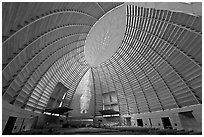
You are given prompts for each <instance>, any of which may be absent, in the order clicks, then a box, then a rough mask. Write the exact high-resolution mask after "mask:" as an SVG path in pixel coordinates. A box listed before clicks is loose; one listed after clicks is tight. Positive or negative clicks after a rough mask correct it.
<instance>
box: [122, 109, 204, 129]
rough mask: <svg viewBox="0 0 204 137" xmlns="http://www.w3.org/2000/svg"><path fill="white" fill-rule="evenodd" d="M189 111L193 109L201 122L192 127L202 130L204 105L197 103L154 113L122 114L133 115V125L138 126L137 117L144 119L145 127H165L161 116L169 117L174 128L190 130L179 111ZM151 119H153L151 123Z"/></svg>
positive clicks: (197, 120)
mask: <svg viewBox="0 0 204 137" xmlns="http://www.w3.org/2000/svg"><path fill="white" fill-rule="evenodd" d="M187 111H192V114H193V116H194V117H195V120H196V122H198V123H199V125H198V124H197V127H196V129H195V128H193V126H195V125H192V129H194V130H196V131H202V105H195V106H189V107H184V108H179V109H171V110H165V111H158V112H152V113H142V114H132V115H124V116H122V119H125V118H126V117H131V126H138V125H137V119H142V121H143V127H154V128H160V129H164V125H163V123H162V120H161V118H162V117H169V119H170V122H171V125H172V128H173V129H177V130H182V129H185V130H189V128H188V129H186V128H185V125H183V126H182V124H183V122H182V121H181V119H180V118H179V112H187ZM149 119H151V123H150V120H149ZM123 121H125V120H123ZM151 124H152V126H151ZM122 125H125V123H122Z"/></svg>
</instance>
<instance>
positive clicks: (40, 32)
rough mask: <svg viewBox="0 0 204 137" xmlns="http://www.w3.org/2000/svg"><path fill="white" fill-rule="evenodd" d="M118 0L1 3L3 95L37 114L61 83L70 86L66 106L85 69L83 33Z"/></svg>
mask: <svg viewBox="0 0 204 137" xmlns="http://www.w3.org/2000/svg"><path fill="white" fill-rule="evenodd" d="M120 4H122V3H107V4H105V5H102V6H99V5H98V3H4V4H3V31H2V33H3V34H2V35H3V46H2V47H3V48H2V50H3V52H2V53H3V63H2V64H3V78H2V79H3V80H2V85H3V98H4V99H5V100H7V101H8V102H10V103H11V104H13V105H15V106H18V107H21V108H25V109H27V110H31V111H35V112H40V111H43V110H44V108H45V107H46V105H47V104H46V103H47V101H48V99H49V96H50V94H51V91H52V90H53V87H54V86H55V85H56V83H57V82H59V81H60V82H62V83H63V84H64V85H65V86H66V87H68V88H70V91H69V92H68V93H67V95H66V97H65V100H66V101H64V104H63V105H64V106H69V105H70V101H71V99H72V97H73V94H74V92H75V89H76V87H77V85H78V83H79V81H80V79H81V78H82V77H83V75H84V74H85V72H86V71H87V70H88V68H89V65H88V64H87V62H86V61H85V58H84V54H83V52H84V41H85V39H86V35H87V33H88V32H89V30H90V28H91V27H92V25H93V24H94V23H95V22H96V21H97V20H98V19H99V18H100V17H101V16H102V15H103V14H105V13H104V11H103V9H105V10H106V12H108V11H109V10H111V9H112V8H114V7H116V6H117V5H120ZM33 11H35V12H33ZM93 11H94V12H93ZM8 15H10V16H8ZM71 64H72V65H71Z"/></svg>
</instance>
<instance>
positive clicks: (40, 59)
mask: <svg viewBox="0 0 204 137" xmlns="http://www.w3.org/2000/svg"><path fill="white" fill-rule="evenodd" d="M175 5H177V6H175ZM186 5H188V6H186ZM199 5H200V3H191V4H185V3H156V4H155V3H125V4H123V3H3V5H2V11H3V13H2V40H3V44H2V69H3V70H2V94H3V99H4V100H6V101H8V102H9V103H10V104H13V105H15V106H17V107H21V108H23V109H26V110H30V111H35V112H42V111H43V110H44V109H45V108H46V106H47V102H48V100H49V97H50V95H51V92H52V91H53V89H54V88H55V86H56V85H57V83H58V82H61V83H62V84H63V85H65V86H66V87H67V88H69V91H68V92H67V94H66V97H65V99H64V100H63V102H64V104H63V105H65V106H70V102H71V100H72V97H73V95H74V92H75V90H76V88H77V86H78V83H79V82H80V80H81V79H82V77H83V76H84V74H85V73H86V72H87V71H88V70H89V69H90V68H92V69H91V70H92V73H93V74H92V75H93V82H94V90H95V99H96V100H97V101H96V102H95V103H96V104H95V107H96V112H95V113H96V115H99V114H100V113H99V110H101V109H102V105H103V103H102V97H101V96H102V94H103V93H106V92H112V91H116V92H117V98H118V105H119V110H120V112H121V114H134V113H146V112H153V111H162V110H166V109H173V108H181V107H185V106H189V105H196V104H201V103H202V84H201V83H202V80H201V77H202V50H201V49H202V29H201V28H202V16H201V13H202V12H200V8H199V7H200V6H199ZM117 6H120V7H122V9H123V10H125V11H124V12H122V11H121V13H125V15H122V14H121V16H125V26H122V27H125V28H124V31H123V34H121V35H120V36H119V37H121V39H118V41H117V40H115V41H116V42H115V46H113V49H111V48H110V49H111V50H110V51H109V50H108V48H107V49H105V50H104V51H105V52H102V51H101V49H100V47H99V48H98V49H97V48H96V47H93V48H95V49H96V50H94V51H96V52H94V53H92V54H88V55H90V59H86V58H85V54H84V47H85V44H86V43H91V44H92V42H93V41H89V36H91V35H93V36H95V37H98V38H99V40H98V41H97V40H96V44H97V42H100V41H103V38H101V37H100V36H97V33H96V32H93V33H92V31H95V30H94V29H96V30H97V26H98V25H97V24H101V25H103V27H104V29H102V30H104V32H101V31H99V30H101V29H100V27H99V29H98V31H99V32H100V34H101V35H102V36H104V37H106V36H107V35H106V34H109V31H108V30H106V28H105V23H106V21H105V20H104V22H103V18H101V17H103V16H104V19H105V18H106V17H107V18H108V15H111V12H110V14H109V13H108V11H111V10H112V9H114V8H115V7H117ZM162 7H163V8H162ZM184 7H185V8H184ZM196 7H197V8H196ZM118 9H119V8H118ZM33 11H35V12H33ZM112 11H113V12H114V10H112ZM115 11H117V9H115ZM177 11H179V12H177ZM106 13H107V16H106V15H105V14H106ZM189 13H190V14H189ZM118 17H120V16H117V18H118ZM117 18H116V19H117ZM100 20H101V21H102V22H101V23H100ZM118 23H120V22H118ZM94 24H95V25H94ZM110 26H111V25H110ZM112 29H115V28H114V25H113V26H112V27H110V28H109V30H112ZM122 29H123V28H121V30H119V31H118V32H120V31H121V32H122ZM107 32H108V33H107ZM114 32H115V31H114ZM114 35H116V34H114V33H113V34H110V37H112V36H114ZM122 36H123V37H122ZM100 38H101V40H100ZM93 39H94V37H92V38H90V40H93ZM86 40H87V41H86ZM111 40H112V39H111ZM113 42H114V41H113ZM93 43H94V42H93ZM104 43H106V42H105V41H104ZM110 43H111V42H107V43H106V44H110ZM91 44H90V45H91ZM92 46H93V45H92ZM87 49H88V48H87ZM90 49H91V48H90ZM87 51H88V50H87ZM106 51H107V52H106ZM89 52H93V51H92V50H89ZM85 53H86V51H85ZM98 53H100V54H98ZM106 53H108V55H106ZM101 56H102V57H101ZM91 58H96V59H95V60H91ZM93 66H94V67H93Z"/></svg>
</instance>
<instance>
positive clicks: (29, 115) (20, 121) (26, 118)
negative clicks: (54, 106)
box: [2, 100, 42, 133]
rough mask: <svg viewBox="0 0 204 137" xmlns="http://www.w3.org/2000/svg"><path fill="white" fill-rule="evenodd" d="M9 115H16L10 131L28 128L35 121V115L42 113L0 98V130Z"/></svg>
mask: <svg viewBox="0 0 204 137" xmlns="http://www.w3.org/2000/svg"><path fill="white" fill-rule="evenodd" d="M10 116H13V117H17V119H16V122H15V124H14V128H13V130H12V133H14V132H18V131H20V129H21V131H25V130H30V129H31V126H32V125H33V124H34V123H35V122H36V121H35V120H34V118H35V117H39V116H42V114H38V113H34V112H30V111H27V110H24V109H21V108H19V107H15V106H13V105H11V104H9V103H7V102H6V101H4V100H2V131H3V130H4V128H5V125H6V123H7V121H8V119H9V117H10Z"/></svg>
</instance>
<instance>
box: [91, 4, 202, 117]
mask: <svg viewBox="0 0 204 137" xmlns="http://www.w3.org/2000/svg"><path fill="white" fill-rule="evenodd" d="M126 13H127V19H126V31H125V36H124V39H123V42H122V44H121V46H120V48H119V49H118V50H117V52H116V53H115V54H114V55H113V56H112V57H111V58H110V59H109V60H107V61H106V62H104V63H102V64H101V65H100V66H99V67H95V68H94V70H95V71H96V72H98V73H99V74H98V75H99V76H102V75H103V73H105V72H108V71H109V74H108V73H105V74H106V75H107V74H108V75H111V77H113V79H111V80H109V79H106V83H109V81H111V82H112V81H113V83H114V84H115V87H114V88H115V91H117V94H118V103H119V107H120V113H121V114H127V113H128V114H132V113H143V112H152V111H158V110H165V109H172V108H180V107H184V106H189V105H194V104H199V103H202V102H201V100H202V95H201V92H202V90H201V89H202V85H201V83H202V79H201V77H202V73H201V64H202V63H201V62H202V58H201V55H202V53H201V47H202V46H201V45H202V44H201V42H202V40H201V38H202V31H201V28H202V23H201V16H193V15H188V14H185V13H179V12H172V11H167V10H156V9H152V8H143V7H137V6H134V5H128V6H127V12H126ZM110 67H111V68H113V69H112V71H110V69H109V68H110ZM101 70H103V71H101ZM104 80H105V79H104V78H103V77H102V78H100V81H104ZM95 81H96V82H95V83H97V82H100V81H98V80H97V78H96V79H95ZM107 85H108V84H107ZM107 85H104V84H103V86H104V87H106V86H107ZM117 87H118V88H117ZM119 87H120V88H119ZM98 90H99V91H100V90H101V91H102V90H103V88H101V89H100V88H98V89H97V90H96V92H99V91H98ZM107 92H108V91H107ZM122 102H123V103H122ZM99 105H101V104H99ZM125 106H126V107H125ZM96 113H98V112H96Z"/></svg>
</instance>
